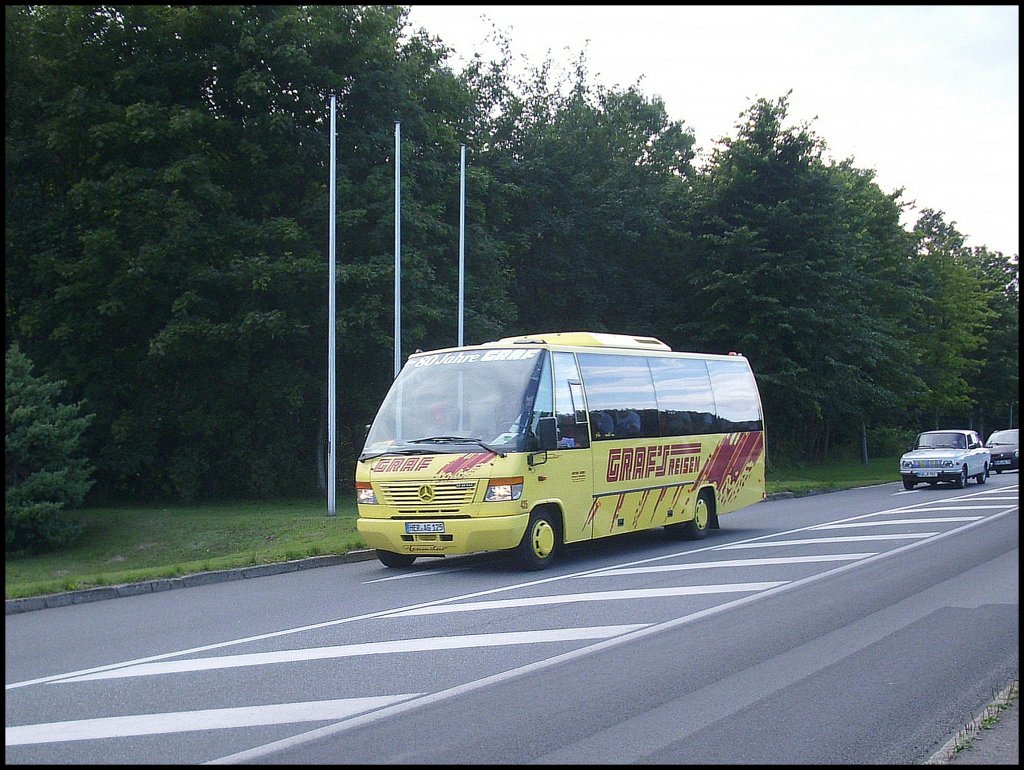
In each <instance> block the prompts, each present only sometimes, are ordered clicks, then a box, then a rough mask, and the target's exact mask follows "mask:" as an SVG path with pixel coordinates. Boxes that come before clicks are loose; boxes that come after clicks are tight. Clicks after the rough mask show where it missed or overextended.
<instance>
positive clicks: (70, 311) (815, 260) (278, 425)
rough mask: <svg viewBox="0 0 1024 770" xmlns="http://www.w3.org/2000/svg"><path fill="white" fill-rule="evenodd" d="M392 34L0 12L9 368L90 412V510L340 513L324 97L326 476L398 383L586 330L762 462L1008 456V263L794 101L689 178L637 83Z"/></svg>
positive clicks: (745, 124)
mask: <svg viewBox="0 0 1024 770" xmlns="http://www.w3.org/2000/svg"><path fill="white" fill-rule="evenodd" d="M406 16H407V12H406V10H405V9H403V8H402V7H401V6H349V5H345V6H273V5H272V6H252V5H246V6H223V5H213V6H208V5H183V6H148V5H137V6H67V5H58V6H47V5H37V6H8V7H6V8H5V21H6V28H5V64H6V73H7V74H6V86H7V87H6V96H5V106H6V110H5V149H6V164H5V182H6V184H5V203H6V211H5V225H6V240H5V255H6V261H5V288H6V308H5V310H6V324H5V341H6V343H7V345H8V346H10V344H11V343H12V342H14V341H15V340H16V341H18V343H19V344H20V346H21V349H22V350H24V351H25V352H26V353H27V354H29V355H30V356H31V357H32V359H33V360H35V361H38V362H40V364H41V365H43V368H44V370H45V371H46V372H48V373H50V374H52V375H53V376H55V377H59V378H60V379H61V380H63V381H66V382H67V390H68V392H69V393H70V395H71V397H72V398H73V399H75V400H80V401H81V402H83V403H85V404H87V405H88V409H89V411H90V412H93V413H94V414H95V420H94V422H93V425H92V428H91V429H90V431H89V432H88V433H86V434H85V435H84V441H85V442H86V452H87V455H88V456H89V457H91V458H93V461H94V462H95V466H96V471H95V473H96V480H97V484H96V487H95V490H94V492H93V493H92V494H93V497H94V498H96V499H114V500H117V499H132V500H146V499H149V500H153V499H176V500H181V501H192V500H211V499H218V498H234V499H239V498H243V499H245V498H248V499H252V498H260V499H266V498H267V497H268V496H280V495H312V494H315V493H316V492H317V491H318V490H319V491H321V492H322V491H323V488H324V483H325V456H326V425H327V422H328V421H327V393H326V382H327V377H326V367H327V350H326V340H327V328H326V325H327V313H326V304H327V303H326V299H327V294H328V292H327V286H326V285H325V284H326V281H327V274H328V266H327V265H326V264H325V262H326V253H327V236H328V234H327V232H325V230H326V229H327V228H326V225H327V222H326V220H327V218H328V200H329V198H328V182H329V180H328V169H329V164H330V158H329V148H330V137H329V120H330V116H329V109H328V105H329V95H330V94H332V93H334V94H336V95H337V97H338V120H337V137H336V138H337V160H338V168H337V193H338V196H337V203H338V210H337V223H336V225H337V234H338V240H337V260H338V270H337V286H336V288H337V318H336V329H335V331H336V338H337V375H338V378H337V382H338V409H337V415H336V416H337V418H338V421H337V424H338V428H339V437H338V438H339V441H338V446H337V450H338V453H337V454H338V461H339V464H338V468H339V471H340V477H341V478H343V479H344V478H346V477H348V476H349V475H350V474H351V472H352V468H353V465H354V455H355V453H356V452H357V451H358V449H359V447H360V444H361V441H362V437H363V425H364V424H365V423H367V422H369V421H370V420H371V419H372V418H373V415H374V413H375V411H376V409H377V406H378V405H379V404H380V401H381V400H382V398H383V396H384V394H385V392H386V390H387V388H388V386H389V385H390V383H391V380H392V377H393V361H394V342H395V341H394V339H393V328H394V325H393V320H394V318H393V301H392V300H393V289H394V272H393V271H394V225H395V221H394V199H395V195H394V194H395V187H394V184H395V179H394V161H395V157H394V154H395V152H394V128H395V122H396V121H398V122H400V124H401V129H402V131H401V153H402V167H401V171H402V173H401V179H400V184H401V201H402V208H401V217H402V221H401V256H402V266H401V269H402V286H401V288H402V330H401V351H400V354H401V357H404V355H405V354H407V353H409V352H411V351H412V350H414V349H416V348H423V349H428V348H434V347H442V346H449V345H453V344H455V342H456V334H457V329H458V317H457V307H458V305H457V292H458V280H459V274H458V260H457V256H458V250H457V249H458V244H459V219H460V217H459V215H460V210H459V156H460V153H459V150H460V145H461V144H465V145H466V149H467V178H466V229H465V247H466V249H465V257H466V259H465V267H466V271H465V340H466V342H468V343H476V342H483V341H486V340H490V339H495V338H497V337H500V336H505V335H510V334H516V333H529V332H536V331H547V330H574V329H590V330H593V331H613V332H625V333H635V334H645V335H653V336H657V337H660V338H661V339H663V340H665V341H666V342H668V343H669V344H670V345H671V346H672V347H673V348H675V349H678V350H706V351H711V352H726V351H730V350H738V351H741V352H743V353H745V354H746V355H747V356H748V357H749V358H750V360H751V362H752V364H753V367H754V371H755V373H756V374H757V376H758V379H759V381H760V384H761V387H762V394H763V396H764V406H765V410H766V416H767V424H768V428H769V441H770V442H771V443H772V446H773V447H774V451H775V452H780V451H781V453H782V454H788V455H793V456H794V457H798V456H809V457H824V456H828V454H829V452H830V448H831V447H834V446H836V445H851V444H853V443H855V442H856V441H857V440H858V438H859V431H860V429H861V426H862V425H866V426H867V427H868V429H869V432H871V431H873V430H875V429H879V428H889V427H892V428H897V429H907V430H915V429H920V428H924V427H931V423H932V422H933V421H935V420H940V419H941V420H947V419H950V420H955V421H957V422H960V423H967V422H968V421H970V420H971V419H974V418H975V417H976V418H977V420H978V422H979V426H982V425H999V426H1000V427H1002V426H1003V420H1004V416H1005V415H1007V413H1008V412H1009V411H1010V410H1013V409H1016V402H1015V401H1014V399H1015V398H1016V391H1017V388H1018V386H1019V381H1018V368H1019V363H1018V362H1019V341H1018V331H1019V324H1018V321H1017V314H1018V308H1019V299H1018V296H1019V287H1018V283H1017V265H1016V255H1014V256H1013V257H1010V258H1006V257H1004V256H1003V255H1001V254H993V253H990V252H988V251H987V250H986V249H979V250H976V251H974V252H972V251H970V250H968V249H966V248H964V245H963V240H964V237H963V235H962V234H960V233H959V232H957V230H956V228H955V226H954V223H946V222H945V221H944V219H943V215H942V214H941V212H939V213H936V212H925V215H924V216H922V218H921V220H920V221H919V222H918V223H917V225H916V226H915V228H914V230H913V231H912V232H906V230H905V229H904V228H903V227H902V226H901V224H900V219H901V216H902V214H903V210H904V207H905V204H904V203H902V202H901V200H900V198H901V194H902V192H901V191H899V190H897V191H896V192H893V193H885V192H883V191H882V190H881V189H880V188H879V187H878V185H877V183H876V182H875V179H874V173H873V172H871V171H866V170H863V169H859V168H857V167H856V165H855V163H854V161H853V159H846V160H843V161H840V162H833V161H830V160H828V159H827V158H826V153H825V150H826V146H825V143H824V140H823V139H821V138H820V137H818V136H816V135H815V134H814V133H813V132H812V131H811V130H810V128H809V126H788V125H787V112H788V95H786V96H783V97H781V98H779V99H776V100H765V99H759V100H756V101H755V102H754V103H753V104H751V105H750V106H749V107H748V109H746V110H745V111H744V112H742V113H741V114H740V121H739V122H738V124H737V126H736V129H737V131H736V136H735V137H733V138H728V137H726V138H723V139H722V140H721V142H720V144H719V145H718V146H717V147H715V148H714V153H713V155H712V157H711V159H710V161H709V162H708V163H706V164H704V165H702V166H700V167H698V166H697V165H696V155H695V148H694V142H695V139H694V134H693V131H692V130H691V129H690V128H689V127H688V126H686V125H685V123H684V122H683V121H681V120H670V119H669V118H668V116H667V113H666V111H665V106H664V104H663V103H662V102H661V101H660V99H658V98H651V97H648V96H646V95H645V94H644V93H643V92H642V91H641V90H640V88H639V85H634V86H630V87H627V88H613V89H609V88H605V87H601V86H595V85H594V84H592V83H591V82H590V78H589V74H588V72H587V66H586V61H585V58H584V57H583V56H582V55H580V57H579V59H578V60H577V62H576V63H575V65H574V66H573V68H572V71H571V72H569V73H562V72H559V71H557V70H556V68H555V66H554V65H553V63H552V62H551V61H550V60H547V61H545V62H543V63H542V64H541V65H540V66H538V67H534V68H532V69H529V70H528V71H527V74H525V75H517V74H514V73H516V72H519V71H520V70H519V69H518V68H517V67H514V66H513V57H512V53H511V49H510V46H509V45H508V43H507V41H502V44H503V47H502V49H501V50H502V53H501V55H500V58H499V60H498V61H483V60H482V59H480V58H477V59H475V60H474V61H473V62H472V63H471V64H470V65H469V66H468V67H467V68H466V69H465V70H463V71H462V72H460V73H455V72H453V71H452V70H451V69H450V68H449V66H448V64H447V59H446V55H447V50H446V49H445V47H444V46H443V45H442V44H441V43H440V42H439V41H437V40H434V39H432V38H430V37H429V36H428V35H426V34H425V33H423V32H421V31H413V30H409V29H407V22H406Z"/></svg>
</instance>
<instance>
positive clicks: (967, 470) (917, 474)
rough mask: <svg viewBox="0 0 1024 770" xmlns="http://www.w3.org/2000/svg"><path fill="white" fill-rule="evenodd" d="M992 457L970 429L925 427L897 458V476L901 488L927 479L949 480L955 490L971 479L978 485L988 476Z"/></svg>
mask: <svg viewBox="0 0 1024 770" xmlns="http://www.w3.org/2000/svg"><path fill="white" fill-rule="evenodd" d="M991 467H992V456H991V454H990V453H989V450H988V448H987V447H986V446H985V444H984V443H983V442H982V440H981V436H979V435H978V434H977V433H975V432H974V431H973V430H959V429H957V430H929V431H925V432H924V433H919V434H918V436H917V441H916V442H914V448H913V449H911V450H910V451H909V452H907V453H906V454H905V455H903V457H901V458H900V476H902V477H903V486H904V488H905V489H913V488H914V486H915V485H917V484H922V483H925V482H927V483H928V484H933V485H934V484H937V483H939V482H940V481H951V482H953V484H954V485H955V486H956V488H957V489H963V488H964V487H965V486H967V479H969V478H973V479H974V480H975V481H977V482H978V483H979V484H984V483H985V480H986V479H988V475H989V471H990V470H991Z"/></svg>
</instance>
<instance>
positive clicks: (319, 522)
mask: <svg viewBox="0 0 1024 770" xmlns="http://www.w3.org/2000/svg"><path fill="white" fill-rule="evenodd" d="M896 467H897V460H896V459H895V458H886V459H879V460H873V461H871V462H870V463H869V464H868V465H861V464H860V462H859V461H856V460H851V461H839V462H831V463H828V464H818V465H788V466H782V467H777V468H772V469H770V470H769V473H768V481H767V491H768V493H769V494H773V493H776V492H794V493H796V494H807V493H810V492H816V491H825V490H838V489H848V488H851V487H859V486H866V485H869V484H881V483H885V482H892V481H896V480H898V475H897V473H896V470H895V469H896ZM66 515H67V516H68V518H73V519H75V520H77V521H80V522H81V523H82V525H83V526H84V532H83V534H82V537H80V538H79V539H78V540H77V541H75V542H74V543H73V544H71V545H70V546H68V547H67V548H65V549H63V550H61V551H57V552H54V553H48V554H39V555H33V556H8V557H6V558H5V560H4V595H5V598H7V599H19V598H24V597H28V596H43V595H46V594H52V593H59V592H61V591H73V590H78V589H82V588H94V587H97V586H107V585H119V584H122V583H133V582H136V581H141V580H153V579H157V578H169V577H180V576H182V575H190V574H194V573H197V572H206V571H209V570H218V569H231V568H234V567H248V566H252V565H256V564H272V563H274V562H281V561H289V560H291V559H303V558H306V557H309V556H324V555H329V554H343V553H346V552H348V551H351V550H355V549H359V548H365V547H366V546H365V543H364V542H363V540H362V538H361V537H360V536H359V534H358V532H356V506H355V501H354V500H347V499H346V500H342V499H339V500H338V505H337V515H336V516H334V517H328V516H327V506H326V503H325V502H324V501H323V500H290V501H277V502H264V503H225V504H210V505H191V506H186V505H160V506H148V507H128V506H125V507H104V508H86V509H83V510H79V511H70V512H68V513H67V514H66Z"/></svg>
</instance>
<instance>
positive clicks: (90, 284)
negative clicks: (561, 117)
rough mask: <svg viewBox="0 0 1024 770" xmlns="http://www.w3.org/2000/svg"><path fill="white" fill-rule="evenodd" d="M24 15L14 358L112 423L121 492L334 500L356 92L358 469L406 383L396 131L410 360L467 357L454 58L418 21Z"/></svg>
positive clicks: (63, 9) (15, 16) (103, 476)
mask: <svg viewBox="0 0 1024 770" xmlns="http://www.w3.org/2000/svg"><path fill="white" fill-rule="evenodd" d="M6 14H7V21H8V29H7V41H6V42H7V48H6V51H5V58H6V61H7V64H8V67H7V85H8V90H7V105H8V110H7V112H6V115H5V123H6V129H7V151H8V156H7V157H8V163H7V166H6V169H5V173H6V180H7V186H6V196H7V239H6V243H7V262H6V279H7V281H6V284H7V299H8V301H7V308H6V309H7V325H6V326H7V332H6V335H7V340H8V341H11V340H14V339H17V340H19V341H20V342H21V344H22V346H23V348H24V349H25V350H26V351H28V352H29V353H31V354H32V355H33V356H35V357H36V358H37V360H40V361H44V362H45V364H46V369H47V371H50V372H53V373H55V374H56V375H57V376H60V377H61V378H63V379H66V380H67V382H68V384H69V388H70V389H71V391H72V392H73V393H74V394H76V396H80V397H82V398H84V399H85V400H86V401H87V402H88V404H89V407H90V409H92V410H93V411H95V413H96V426H95V428H96V429H95V431H93V432H92V433H91V434H90V441H91V442H92V445H91V449H92V454H93V456H94V457H95V459H96V463H97V476H98V479H99V482H100V486H101V487H102V491H103V493H105V494H106V495H114V496H128V497H132V498H134V499H145V498H147V497H148V498H166V497H168V496H172V497H176V498H178V499H181V500H194V499H199V498H210V497H224V496H234V497H239V496H241V497H266V496H268V495H271V494H275V495H283V494H294V493H301V492H310V491H313V490H314V489H315V483H316V478H317V475H318V474H317V466H316V457H317V454H318V452H317V448H318V441H319V436H320V435H321V432H322V430H321V428H322V424H323V422H324V420H325V418H326V414H325V413H324V412H323V407H322V404H323V403H324V401H325V384H326V366H327V365H326V361H327V351H326V339H327V332H326V323H327V319H326V296H327V287H326V285H325V284H326V277H327V266H326V240H327V234H326V229H327V227H326V225H327V221H326V220H327V199H328V195H327V184H328V179H327V176H328V164H329V157H328V155H329V153H328V148H329V144H330V141H329V140H330V137H329V131H328V127H329V115H328V109H327V105H328V95H329V94H330V93H332V92H333V93H336V94H337V95H338V101H339V120H338V142H337V145H338V153H337V154H338V158H339V168H338V190H339V203H340V205H339V210H338V231H339V244H338V245H339V248H338V262H339V269H338V297H339V307H338V314H337V327H338V328H337V340H338V356H337V358H338V368H339V374H340V375H341V377H340V381H341V383H342V384H343V388H344V389H345V392H344V393H343V398H341V399H339V402H340V403H339V412H340V414H341V416H342V418H343V419H341V420H339V425H340V426H341V427H342V429H343V430H342V431H341V434H342V435H341V441H340V442H339V450H341V451H340V452H339V463H340V465H341V467H342V468H346V467H350V466H349V461H351V459H352V451H353V448H354V446H355V445H356V443H357V441H358V440H359V439H360V438H361V428H360V426H361V425H362V423H364V422H366V421H367V420H368V419H369V418H370V417H372V414H373V410H374V409H375V408H376V405H377V404H378V403H379V401H380V399H381V398H382V397H383V393H384V390H385V389H386V387H387V385H388V384H389V383H390V381H391V376H392V360H391V359H392V356H391V351H392V345H393V340H392V339H391V334H390V329H391V323H390V315H391V303H390V302H389V301H386V300H387V297H389V296H390V291H391V286H392V263H393V262H392V243H393V241H392V225H393V215H392V209H391V201H392V200H393V183H392V177H391V174H390V171H391V163H392V162H393V160H394V159H393V157H392V152H391V147H392V142H391V136H392V129H393V126H394V122H395V120H401V121H402V123H403V129H404V130H403V148H404V151H405V152H404V155H405V157H404V158H403V161H404V164H403V186H404V194H405V195H406V196H407V205H406V206H405V207H404V210H403V220H404V221H403V229H404V239H405V240H406V243H405V248H404V250H403V261H404V264H403V283H405V284H406V286H407V287H408V291H407V292H406V293H405V295H404V297H403V304H404V306H405V307H404V308H403V325H404V326H405V330H404V331H405V339H403V347H407V348H410V349H411V348H412V347H421V346H424V345H430V344H434V343H436V342H439V341H441V340H442V339H443V341H444V343H445V344H450V343H451V342H453V341H454V334H455V328H456V319H455V302H454V299H453V298H454V295H455V289H456V276H455V270H454V267H453V264H454V259H453V258H452V257H453V255H454V254H455V251H456V250H455V245H456V243H457V239H456V238H455V237H454V233H455V223H456V222H457V219H458V214H457V211H458V132H457V130H456V127H457V126H460V125H462V122H461V121H462V120H463V118H464V114H465V113H466V111H467V107H466V105H467V103H468V101H469V99H468V97H467V95H466V92H465V90H464V88H463V87H462V86H461V85H460V83H459V81H458V79H457V78H455V77H454V75H453V74H452V73H451V72H450V71H448V70H447V69H445V68H444V67H442V66H440V60H441V57H442V55H443V51H442V50H441V49H439V48H438V47H436V46H435V45H434V44H433V43H431V42H430V41H429V40H427V39H425V38H423V37H422V36H417V35H413V36H411V37H409V38H408V39H403V38H402V32H403V23H404V18H405V15H406V14H407V11H405V10H403V9H402V8H400V7H398V6H95V7H89V6H29V7H22V8H10V7H9V8H7V9H6ZM445 164H447V165H445ZM446 180H447V181H449V182H450V184H448V185H445V184H443V182H444V181H446ZM475 264H477V265H480V263H475ZM480 266H481V267H483V268H486V267H487V266H486V265H480ZM498 267H499V274H500V265H499V266H498ZM476 285H480V283H479V282H478V283H477V284H476ZM497 288H498V290H499V291H501V290H502V289H503V287H502V286H501V285H500V284H499V285H498V287H497ZM494 307H500V304H492V305H490V306H483V307H481V309H480V313H481V315H482V316H483V317H484V320H482V321H481V322H480V324H479V325H481V326H487V325H488V323H489V321H488V320H487V319H486V316H487V315H488V314H489V313H491V312H492V309H493V308H494Z"/></svg>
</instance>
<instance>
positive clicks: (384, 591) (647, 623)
mask: <svg viewBox="0 0 1024 770" xmlns="http://www.w3.org/2000/svg"><path fill="white" fill-rule="evenodd" d="M1018 494H1019V490H1018V476H1017V474H1015V473H1011V474H1004V475H1001V476H993V477H992V478H991V479H990V480H989V482H988V483H987V484H984V485H977V484H975V483H973V482H972V483H970V484H969V485H968V486H967V487H966V488H965V489H961V490H956V489H953V488H952V487H949V486H940V487H937V488H929V487H924V488H918V489H916V490H913V491H909V492H908V491H904V490H903V489H902V487H901V485H899V484H898V483H895V484H885V485H880V486H876V487H869V488H864V489H858V490H851V491H848V492H836V493H830V494H825V495H817V496H812V497H804V498H795V499H789V500H773V501H766V502H763V503H760V504H758V505H755V506H751V507H750V508H747V509H745V510H742V511H737V512H735V513H731V514H729V515H727V516H723V517H722V522H721V523H722V528H721V529H720V530H713V531H712V532H711V534H710V535H709V536H708V538H707V539H706V540H703V541H699V542H680V541H674V540H670V539H668V538H667V537H666V536H665V534H664V532H662V531H652V532H647V533H639V534H635V535H628V536H624V537H621V538H612V539H609V540H606V541H598V542H593V543H588V544H583V545H579V546H575V547H571V548H570V549H568V552H567V553H566V554H565V555H564V556H563V558H562V559H561V560H560V561H559V562H558V563H557V564H556V565H554V566H553V567H552V568H551V569H549V570H547V571H544V572H540V573H528V572H520V571H518V570H517V569H516V568H515V567H514V565H513V564H512V562H511V560H510V559H507V558H505V557H503V556H501V555H495V554H487V555H474V556H467V557H456V558H449V559H445V560H421V561H420V562H417V564H416V565H415V566H414V567H413V568H412V569H411V570H408V571H405V572H397V571H392V570H388V569H386V568H384V567H383V566H381V565H380V564H378V563H377V562H376V561H369V562H359V563H353V564H344V565H338V566H335V567H328V568H323V569H316V570H308V571H302V572H292V573H287V574H282V575H274V576H267V577H263V578H258V579H253V580H244V581H232V582H225V583H218V584H214V585H209V586H201V587H195V588H189V589H187V590H180V591H168V592H162V593H156V594H145V595H140V596H132V597H126V598H121V599H117V600H114V601H106V602H96V603H92V604H84V605H73V606H69V607H60V608H52V609H45V610H41V611H37V612H29V613H22V614H14V615H8V616H7V617H6V640H5V650H6V664H5V669H6V670H5V683H6V699H5V700H6V703H5V708H6V729H5V759H6V762H7V763H8V764H24V763H43V762H47V763H59V764H74V763H104V764H106V763H141V764H153V763H175V764H178V763H185V764H196V763H331V764H336V763H388V764H397V763H447V764H450V763H503V764H505V763H509V764H510V763H553V764H558V763H602V764H605V763H611V762H616V763H633V764H656V763H670V762H671V763H797V764H800V763H824V764H840V763H841V764H847V763H858V764H859V763H866V764H875V763H892V764H914V763H918V762H921V761H923V760H925V759H927V758H928V757H929V756H931V754H932V753H933V752H934V751H936V750H937V749H938V748H939V747H940V746H941V745H942V744H943V743H944V742H945V741H946V740H948V738H949V737H950V736H951V735H953V734H954V733H955V732H956V731H957V730H958V729H959V728H960V727H962V726H963V724H964V722H965V721H966V720H967V719H969V718H970V717H971V716H972V715H974V714H976V713H977V712H978V711H979V710H980V709H981V708H982V707H983V706H984V705H985V704H986V703H988V702H989V701H990V700H991V699H992V696H993V694H994V693H995V692H997V691H998V690H999V689H1001V688H1002V687H1003V686H1005V685H1006V684H1007V683H1008V682H1009V681H1010V680H1011V679H1012V678H1013V677H1015V676H1016V675H1017V674H1018V670H1019V669H1018V666H1019V660H1018V659H1019V632H1018V627H1019V598H1018V593H1019V592H1018V565H1019V558H1018V551H1019V508H1018V505H1019V502H1018Z"/></svg>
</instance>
